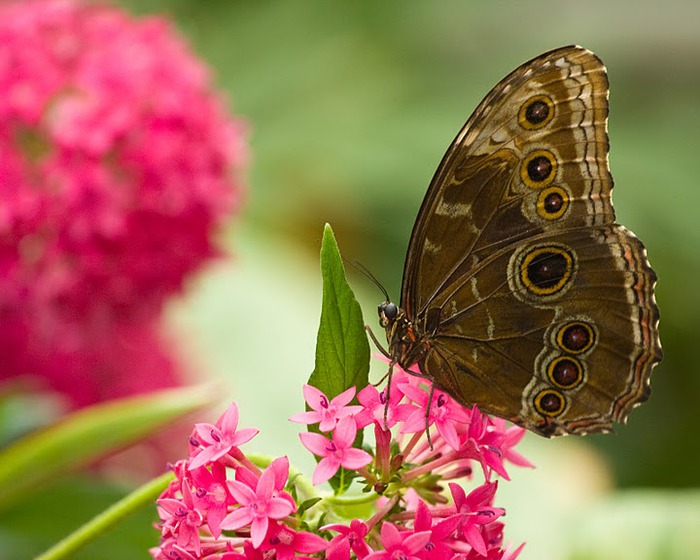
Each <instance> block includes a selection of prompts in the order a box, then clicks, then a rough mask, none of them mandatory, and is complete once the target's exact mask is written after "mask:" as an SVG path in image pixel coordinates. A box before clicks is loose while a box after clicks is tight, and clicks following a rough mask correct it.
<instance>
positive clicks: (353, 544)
mask: <svg viewBox="0 0 700 560" xmlns="http://www.w3.org/2000/svg"><path fill="white" fill-rule="evenodd" d="M322 530H324V531H336V532H338V533H339V534H338V535H336V536H335V537H333V539H331V542H330V544H329V545H328V552H327V553H326V556H327V558H328V560H349V559H350V550H352V551H353V552H354V553H355V556H357V557H358V558H360V559H362V558H364V557H365V556H367V555H368V554H369V553H370V552H372V549H371V548H370V547H369V545H368V544H367V542H366V541H365V537H366V536H367V533H369V527H367V525H366V524H365V523H364V522H363V521H360V520H359V519H353V520H352V521H351V522H350V526H349V527H348V526H347V525H341V524H340V523H334V524H331V525H326V526H325V527H322Z"/></svg>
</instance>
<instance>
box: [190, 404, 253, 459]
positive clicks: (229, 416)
mask: <svg viewBox="0 0 700 560" xmlns="http://www.w3.org/2000/svg"><path fill="white" fill-rule="evenodd" d="M194 428H195V433H196V434H197V436H196V442H197V443H199V444H200V445H201V446H202V449H201V451H199V452H198V453H197V454H196V456H195V457H194V458H193V459H192V461H190V465H189V468H190V469H196V468H198V467H201V466H203V465H205V464H206V463H211V462H213V461H216V459H219V458H220V457H223V456H224V455H226V454H227V453H228V452H229V451H231V449H233V448H234V447H237V446H239V445H241V444H243V443H246V442H248V441H250V440H251V439H253V437H255V435H257V433H258V430H255V429H253V428H245V429H243V430H238V431H237V430H236V428H238V407H237V406H236V404H235V403H234V404H232V405H231V406H230V407H229V409H228V410H227V411H226V412H225V413H224V414H223V415H222V416H221V418H219V421H218V422H217V423H216V425H215V426H213V425H211V424H204V423H202V424H195V427H194ZM193 441H194V440H193V439H192V438H191V439H190V443H192V442H193Z"/></svg>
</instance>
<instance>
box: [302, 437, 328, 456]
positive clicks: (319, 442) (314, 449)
mask: <svg viewBox="0 0 700 560" xmlns="http://www.w3.org/2000/svg"><path fill="white" fill-rule="evenodd" d="M299 439H300V440H301V444H302V445H303V446H304V447H306V449H308V450H309V451H311V453H313V454H314V455H318V456H319V457H325V456H326V455H328V446H329V445H330V443H331V442H330V441H329V440H328V438H326V437H324V436H322V435H321V434H315V433H313V432H302V433H300V434H299Z"/></svg>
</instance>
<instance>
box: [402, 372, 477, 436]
mask: <svg viewBox="0 0 700 560" xmlns="http://www.w3.org/2000/svg"><path fill="white" fill-rule="evenodd" d="M400 390H401V392H402V393H403V394H404V395H406V396H407V397H408V398H409V399H411V400H412V401H413V402H414V403H415V404H417V405H418V408H417V409H415V410H414V411H413V413H412V414H411V415H410V416H409V417H408V418H407V419H406V422H405V423H404V425H403V427H402V428H401V431H402V432H403V433H416V432H422V431H423V430H425V429H426V427H427V426H432V425H433V424H434V425H435V427H436V428H437V430H438V432H439V433H440V435H441V436H442V437H443V438H444V439H445V441H446V442H447V444H448V445H449V446H450V447H452V449H459V445H460V443H459V436H458V435H457V428H456V425H457V424H463V425H468V424H469V422H470V421H471V417H470V416H469V414H468V413H467V412H466V410H465V409H464V408H463V407H462V406H461V405H460V404H458V403H457V402H455V400H454V399H452V397H450V396H449V395H448V394H447V393H445V392H444V391H440V390H434V391H426V390H424V389H422V388H420V387H416V386H413V385H410V384H408V383H404V384H403V385H401V386H400ZM426 411H427V412H426ZM426 422H427V424H426Z"/></svg>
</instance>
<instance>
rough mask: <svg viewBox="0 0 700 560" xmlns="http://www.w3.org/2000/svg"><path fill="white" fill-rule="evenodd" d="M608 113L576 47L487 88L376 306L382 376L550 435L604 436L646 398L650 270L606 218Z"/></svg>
mask: <svg viewBox="0 0 700 560" xmlns="http://www.w3.org/2000/svg"><path fill="white" fill-rule="evenodd" d="M607 118H608V79H607V74H606V70H605V67H604V66H603V63H602V62H601V61H600V59H598V57H597V56H596V55H594V54H593V53H592V52H590V51H588V50H586V49H583V48H581V47H576V46H570V47H563V48H560V49H556V50H553V51H550V52H547V53H545V54H543V55H540V56H538V57H537V58H534V59H532V60H530V61H529V62H526V63H525V64H523V65H522V66H520V67H519V68H517V69H516V70H515V71H513V72H512V73H511V74H509V75H508V76H506V77H505V78H504V79H503V80H502V81H501V82H500V83H499V84H497V85H496V87H494V88H493V90H491V92H490V93H489V94H488V95H487V96H486V98H485V99H484V100H483V101H482V102H481V103H480V104H479V106H478V107H477V108H476V110H475V111H474V113H473V114H472V116H471V117H470V118H469V120H468V121H467V123H466V124H465V125H464V127H463V128H462V130H461V131H460V132H459V134H458V135H457V137H456V138H455V140H454V141H453V142H452V145H451V146H450V148H449V149H448V150H447V153H446V154H445V156H444V158H443V160H442V162H441V163H440V166H439V167H438V169H437V172H436V173H435V176H434V177H433V180H432V182H431V183H430V187H429V188H428V192H427V194H426V196H425V199H424V200H423V204H422V206H421V209H420V212H419V213H418V218H417V219H416V223H415V225H414V227H413V233H412V235H411V241H410V244H409V247H408V254H407V256H406V263H405V268H404V274H403V285H402V289H401V302H400V306H399V307H397V306H396V305H395V304H393V303H391V302H390V301H385V302H384V303H382V304H381V305H380V306H379V317H380V323H381V325H382V326H383V327H384V328H385V329H386V335H387V340H388V343H389V349H388V355H389V357H390V358H391V361H392V366H393V364H398V365H400V366H401V367H402V368H404V369H405V370H407V371H409V372H415V371H414V370H415V368H416V366H417V368H418V369H420V373H421V374H422V375H423V376H425V377H426V378H428V379H430V380H431V381H433V383H434V385H435V386H436V387H437V388H439V389H443V390H444V391H446V392H447V393H449V394H450V395H452V396H453V397H454V398H455V399H457V400H458V401H459V402H461V403H462V404H465V405H474V404H477V405H478V406H479V407H480V408H481V409H482V410H483V411H485V412H488V413H490V414H493V415H496V416H500V417H502V418H506V419H508V420H511V421H512V422H514V423H516V424H519V425H521V426H523V427H525V428H527V429H529V430H532V431H534V432H536V433H538V434H540V435H543V436H548V437H551V436H555V435H562V434H567V433H570V434H585V433H590V432H606V431H610V430H611V429H612V424H613V422H624V421H625V420H626V418H627V415H628V414H629V412H630V410H631V409H632V408H633V407H634V406H635V405H637V404H639V403H641V402H643V401H645V400H646V399H647V398H648V397H649V394H650V391H651V389H650V385H649V378H650V375H651V370H652V368H653V367H654V365H655V364H656V363H658V362H659V361H660V360H661V358H662V352H661V345H660V341H659V335H658V322H659V311H658V308H657V306H656V302H655V300H654V286H655V283H656V275H655V274H654V271H653V270H652V269H651V267H650V265H649V262H648V260H647V257H646V251H645V249H644V246H643V245H642V243H641V242H640V241H639V240H638V239H637V238H636V237H635V236H634V235H633V234H632V233H631V232H630V231H629V230H627V229H625V228H624V227H623V226H621V225H619V224H617V223H616V222H615V213H614V210H613V206H612V200H611V191H612V188H613V181H612V177H611V176H610V170H609V166H608V135H607Z"/></svg>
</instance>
